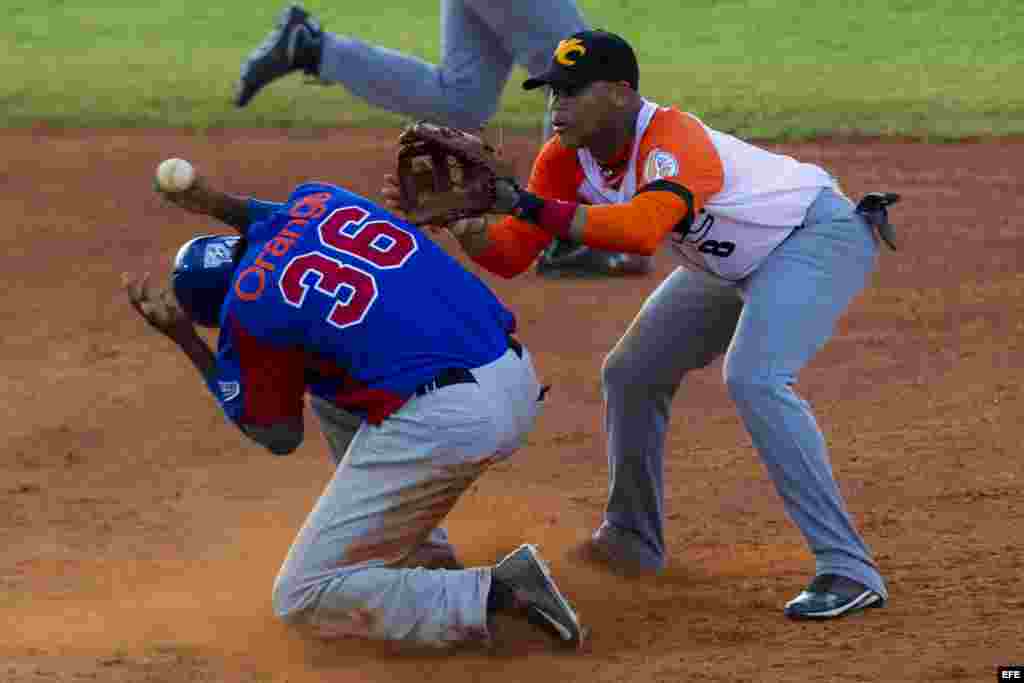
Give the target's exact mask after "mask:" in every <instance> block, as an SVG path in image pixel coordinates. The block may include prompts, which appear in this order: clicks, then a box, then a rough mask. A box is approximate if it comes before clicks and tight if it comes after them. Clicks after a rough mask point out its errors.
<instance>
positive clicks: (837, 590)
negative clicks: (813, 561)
mask: <svg viewBox="0 0 1024 683" xmlns="http://www.w3.org/2000/svg"><path fill="white" fill-rule="evenodd" d="M884 606H885V599H884V598H882V596H881V595H879V594H878V593H876V592H874V591H873V590H871V589H870V588H868V587H867V586H865V585H863V584H861V583H859V582H857V581H854V580H853V579H849V578H847V577H845V576H838V575H836V574H822V575H821V576H817V577H815V578H814V581H811V584H810V585H809V586H807V588H806V589H804V590H803V591H802V592H801V593H800V595H798V596H796V597H795V598H793V599H792V600H790V601H789V602H787V603H786V609H785V611H784V613H785V615H786V616H787V617H789V618H790V619H833V618H835V617H841V616H843V615H844V614H851V613H853V612H859V611H860V610H862V609H865V608H868V607H884Z"/></svg>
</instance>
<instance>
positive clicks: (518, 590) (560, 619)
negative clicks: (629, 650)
mask: <svg viewBox="0 0 1024 683" xmlns="http://www.w3.org/2000/svg"><path fill="white" fill-rule="evenodd" d="M491 576H492V580H495V581H498V582H500V583H502V584H504V585H505V586H507V587H508V588H510V589H512V590H513V591H514V593H515V598H516V602H517V603H518V604H519V605H520V606H522V607H525V608H526V611H527V614H528V615H529V617H530V620H531V621H534V622H537V623H539V624H540V625H542V626H545V627H549V629H550V630H551V631H553V632H554V633H556V634H557V635H558V637H559V638H560V639H561V640H562V641H563V642H565V643H567V644H570V645H573V646H575V647H577V648H579V647H581V646H582V644H583V635H584V632H583V628H582V627H581V626H580V620H579V617H578V616H577V615H576V611H575V610H574V609H573V608H572V605H570V604H569V601H568V600H566V599H565V596H564V595H562V593H561V591H559V590H558V586H556V585H555V580H554V579H553V578H552V577H551V572H550V570H549V569H548V566H547V564H546V563H545V562H544V560H542V559H541V557H540V555H538V554H537V548H535V547H534V546H532V545H529V544H525V545H521V546H519V548H518V549H516V550H515V552H513V553H512V554H510V555H508V556H507V557H506V558H505V559H503V560H502V561H501V562H499V563H498V564H497V565H495V566H494V569H492V570H491Z"/></svg>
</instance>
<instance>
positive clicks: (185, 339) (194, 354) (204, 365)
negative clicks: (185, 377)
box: [171, 327, 217, 391]
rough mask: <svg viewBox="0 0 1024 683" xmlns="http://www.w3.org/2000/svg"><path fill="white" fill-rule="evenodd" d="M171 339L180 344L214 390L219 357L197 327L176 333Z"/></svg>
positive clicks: (204, 380)
mask: <svg viewBox="0 0 1024 683" xmlns="http://www.w3.org/2000/svg"><path fill="white" fill-rule="evenodd" d="M171 340H172V341H173V342H174V343H175V344H177V345H178V348H180V349H181V350H182V352H183V353H184V354H185V356H186V357H187V358H188V359H189V360H190V361H191V362H192V365H193V367H195V369H196V371H197V372H198V373H199V375H200V376H201V377H202V379H203V382H204V383H206V385H207V386H208V387H210V390H211V391H214V388H213V383H214V380H215V378H216V376H217V358H216V356H214V354H213V350H212V349H210V346H209V345H208V344H207V343H206V341H205V340H204V339H203V338H202V337H200V336H199V333H198V332H196V329H195V327H192V328H191V331H190V332H188V331H183V332H180V333H176V334H175V335H174V336H173V337H171Z"/></svg>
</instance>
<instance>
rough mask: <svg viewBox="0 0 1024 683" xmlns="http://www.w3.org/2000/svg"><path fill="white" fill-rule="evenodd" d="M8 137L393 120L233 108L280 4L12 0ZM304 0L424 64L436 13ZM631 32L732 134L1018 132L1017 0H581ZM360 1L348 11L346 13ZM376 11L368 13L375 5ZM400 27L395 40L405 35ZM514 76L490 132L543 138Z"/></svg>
mask: <svg viewBox="0 0 1024 683" xmlns="http://www.w3.org/2000/svg"><path fill="white" fill-rule="evenodd" d="M5 4H6V7H5V10H6V11H5V14H6V21H5V22H3V24H2V25H0V73H3V78H2V79H0V127H19V126H30V125H37V124H40V123H43V124H48V125H55V126H75V127H77V126H98V127H106V126H160V127H163V126H170V127H194V128H200V129H201V128H207V127H226V126H285V127H308V126H314V127H316V126H334V125H395V124H397V123H400V122H401V121H402V120H403V118H402V117H399V116H396V115H393V114H388V113H387V112H383V111H381V110H378V109H374V108H372V107H370V106H369V105H367V104H365V103H363V102H362V101H360V100H358V99H356V98H353V97H351V96H349V95H348V94H347V93H346V91H345V90H344V89H343V88H341V87H337V86H335V87H329V88H314V87H311V86H309V85H306V84H304V83H303V82H302V78H301V77H299V76H291V77H289V78H288V79H286V80H283V81H281V82H280V83H275V84H274V86H272V87H271V88H269V89H268V90H266V91H265V92H263V93H261V94H260V95H259V96H258V97H257V98H256V99H255V100H254V101H253V103H252V104H251V105H250V106H249V107H247V108H246V109H243V110H238V109H235V108H234V107H233V105H231V103H230V98H231V93H232V87H233V83H234V81H235V79H236V77H237V74H238V68H239V64H240V62H241V60H242V58H243V57H244V56H245V54H246V53H247V52H248V51H249V50H250V49H252V47H254V46H255V45H256V44H257V43H258V42H259V41H260V40H261V39H262V38H263V36H264V34H265V33H266V32H267V30H268V29H269V27H270V25H271V24H272V23H273V21H274V20H275V18H276V14H277V12H278V11H279V10H280V7H281V5H283V2H279V1H278V0H220V1H219V2H217V1H216V0H215V1H214V2H209V1H207V2H199V0H177V1H176V2H166V3H153V2H151V3H141V2H125V1H124V0H122V1H121V2H116V1H113V0H108V1H107V2H103V1H102V0H66V1H62V0H35V1H34V2H27V1H26V0H8V2H7V3H5ZM376 4H379V5H380V6H381V7H380V8H377V7H376V6H375V5H374V4H373V3H349V2H338V1H337V0H333V1H330V2H329V1H327V0H309V2H307V7H308V8H310V9H311V10H313V11H314V12H315V13H316V14H317V15H318V16H319V17H320V18H321V20H322V21H323V23H324V25H325V27H326V28H327V29H328V30H332V31H336V32H339V33H350V34H352V35H356V36H359V37H361V38H363V39H364V40H367V41H370V42H374V43H378V44H381V45H385V46H388V47H393V48H396V49H400V50H403V51H406V52H409V53H412V54H415V55H417V56H420V57H423V58H425V59H427V60H430V61H436V60H437V58H438V56H439V53H440V45H439V29H438V4H439V3H438V2H437V1H436V0H396V1H391V2H381V3H376ZM579 4H580V7H581V9H582V10H583V12H584V13H585V14H586V15H587V18H588V20H589V21H590V22H591V23H592V24H593V25H595V26H600V27H605V28H609V29H611V30H615V31H617V32H619V33H622V34H623V35H625V36H626V37H627V38H628V39H629V40H630V41H631V42H632V44H633V45H634V47H635V48H636V49H637V52H638V55H639V58H640V62H641V90H642V91H643V93H644V94H645V95H647V96H648V97H650V98H651V99H654V100H656V101H658V102H661V103H665V104H668V103H673V104H677V105H678V106H680V107H681V108H684V109H687V110H690V111H693V112H695V113H697V114H699V115H701V116H703V117H704V118H705V119H706V120H707V121H708V122H709V123H710V124H712V125H714V126H715V127H718V128H720V129H723V130H730V131H735V132H738V133H740V134H743V135H748V136H753V137H759V138H780V137H782V138H786V137H788V138H794V137H809V136H814V135H821V134H866V135H911V136H929V137H935V138H940V139H957V138H962V137H972V136H990V135H1011V134H1024V88H1022V87H1020V84H1021V83H1024V50H1022V49H1021V46H1022V45H1024V6H1022V4H1021V3H1020V2H1019V0H985V2H984V3H964V2H962V1H961V0H957V1H954V0H930V1H929V0H776V1H775V2H771V1H769V0H731V1H729V0H648V2H646V3H643V2H636V1H635V0H589V1H588V0H580V3H579ZM352 5H356V6H355V7H353V6H352ZM371 7H372V10H371V9H370V8H371ZM396 27H398V28H396ZM522 77H523V73H522V72H521V71H517V72H516V73H515V74H513V78H512V81H511V83H510V85H509V87H508V88H507V89H506V91H505V94H504V97H503V102H502V110H501V113H500V114H499V116H498V119H497V121H500V122H501V123H503V124H504V125H506V126H508V127H510V128H520V127H536V126H537V120H538V115H539V112H540V110H541V108H542V107H543V101H542V98H541V96H539V95H537V94H534V93H524V92H522V91H521V90H520V89H519V87H518V84H519V82H520V81H521V80H522Z"/></svg>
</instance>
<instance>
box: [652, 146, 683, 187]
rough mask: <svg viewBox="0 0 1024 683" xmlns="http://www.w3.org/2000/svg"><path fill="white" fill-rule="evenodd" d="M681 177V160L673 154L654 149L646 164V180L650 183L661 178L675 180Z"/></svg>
mask: <svg viewBox="0 0 1024 683" xmlns="http://www.w3.org/2000/svg"><path fill="white" fill-rule="evenodd" d="M677 175H679V160H678V159H676V157H675V155H673V154H672V153H671V152H666V151H665V150H663V149H658V148H654V149H653V150H651V153H650V154H648V155H647V163H646V164H644V178H645V179H646V181H647V182H648V183H650V182H653V181H655V180H659V179H661V178H674V177H675V176H677Z"/></svg>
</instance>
